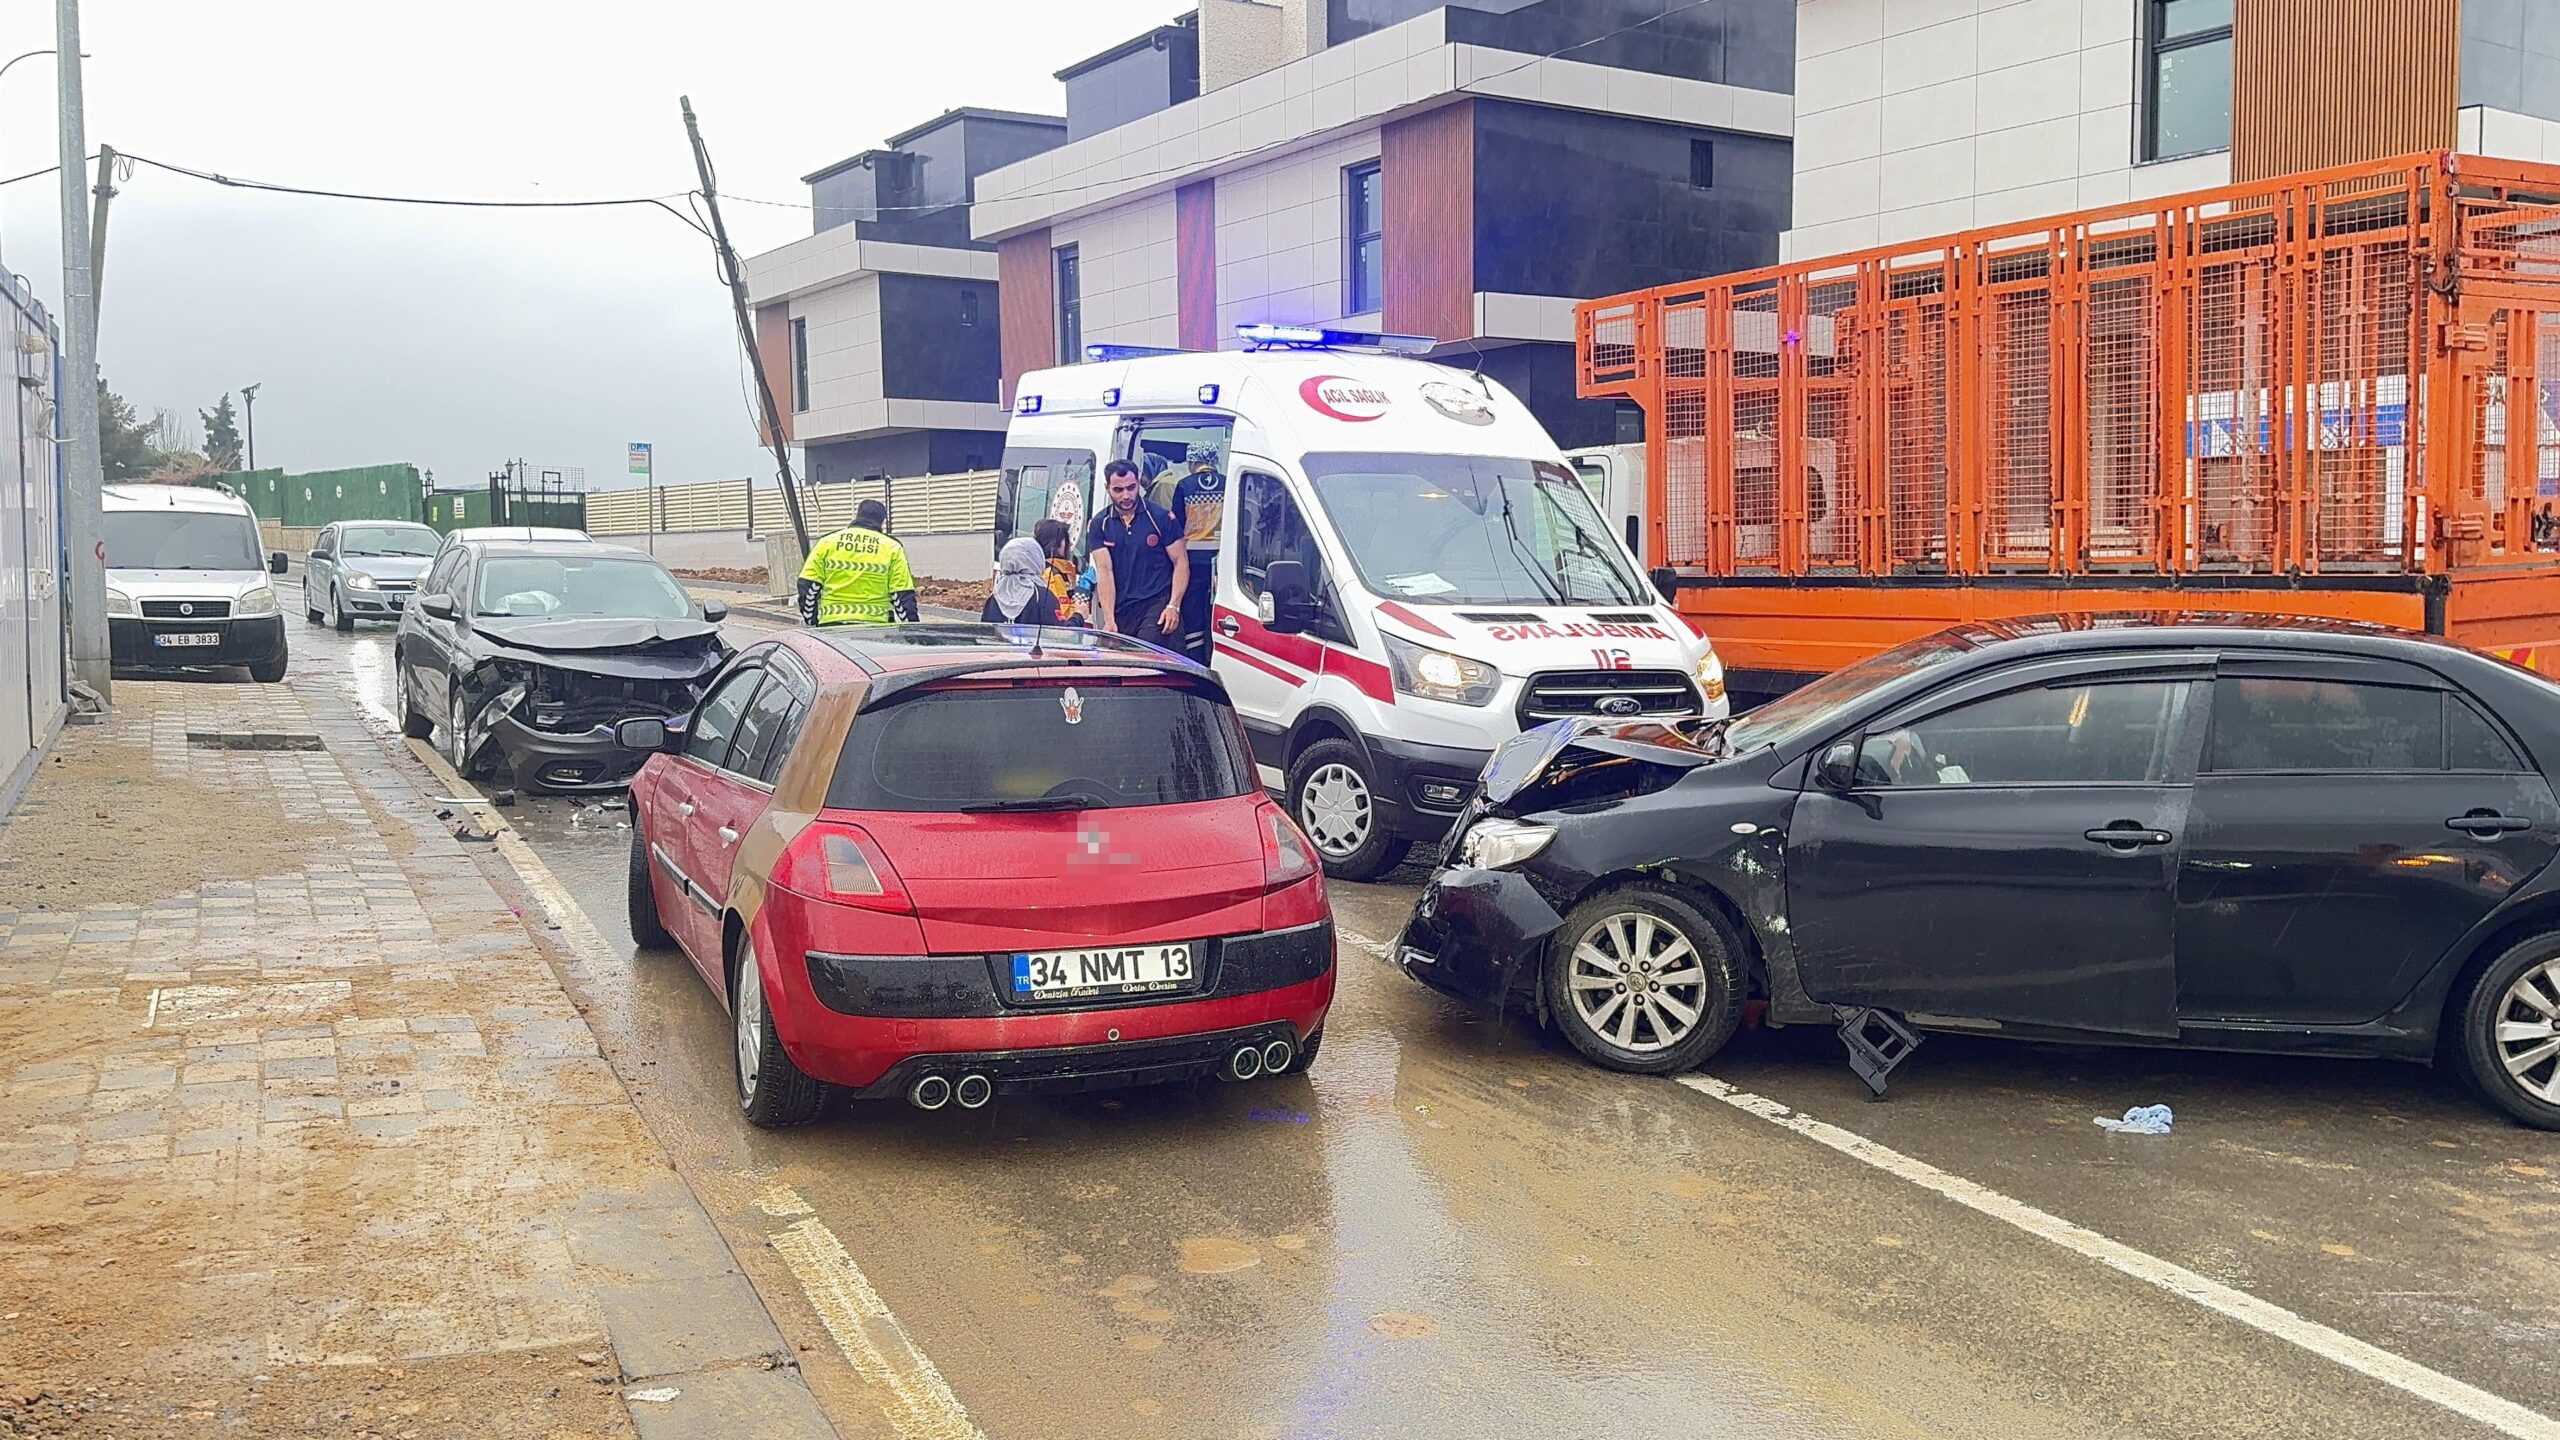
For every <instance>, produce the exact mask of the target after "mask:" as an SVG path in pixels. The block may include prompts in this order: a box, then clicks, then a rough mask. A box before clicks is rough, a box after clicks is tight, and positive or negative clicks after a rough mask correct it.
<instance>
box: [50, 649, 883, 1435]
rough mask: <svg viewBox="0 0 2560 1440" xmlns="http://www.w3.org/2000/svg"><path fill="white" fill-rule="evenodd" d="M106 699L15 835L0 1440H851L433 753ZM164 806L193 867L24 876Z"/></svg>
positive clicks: (357, 728) (246, 711) (277, 710)
mask: <svg viewBox="0 0 2560 1440" xmlns="http://www.w3.org/2000/svg"><path fill="white" fill-rule="evenodd" d="M117 696H118V700H119V704H118V706H117V708H116V711H115V713H114V715H113V716H112V718H111V719H110V720H108V721H107V722H106V723H105V724H102V725H98V726H89V727H79V728H74V729H72V730H69V731H67V732H65V734H64V735H63V736H62V737H61V739H60V740H59V741H58V742H57V745H56V757H57V758H58V760H59V762H60V767H61V768H59V769H57V766H56V764H55V763H54V762H52V761H49V762H48V764H47V766H46V773H44V774H42V775H40V776H39V777H38V778H37V780H36V781H35V782H34V784H33V786H32V787H31V788H30V790H29V792H28V795H27V797H26V799H25V801H24V802H23V803H22V804H21V806H20V808H19V810H18V811H17V812H16V813H15V814H13V815H12V816H11V817H10V818H9V819H8V820H6V821H5V822H0V853H5V854H7V855H8V856H11V857H14V858H12V859H11V860H10V861H9V862H8V863H7V865H5V866H0V1435H9V1434H47V1433H80V1434H90V1433H97V1434H112V1435H118V1436H128V1435H130V1436H154V1435H161V1434H170V1435H177V1434H185V1435H204V1434H255V1435H262V1436H263V1435H275V1434H328V1435H333V1436H337V1435H354V1434H363V1433H370V1434H379V1435H383V1436H392V1437H403V1440H414V1437H420V1436H431V1435H432V1436H441V1435H473V1436H490V1435H538V1436H546V1437H567V1436H580V1435H630V1434H634V1433H637V1434H639V1435H641V1436H643V1437H650V1440H656V1437H662V1436H664V1437H676V1436H708V1435H719V1436H767V1435H770V1436H777V1437H782V1436H788V1437H795V1440H796V1437H803V1436H828V1435H831V1434H832V1433H833V1432H832V1431H831V1430H829V1429H828V1428H827V1426H826V1424H825V1422H824V1420H823V1419H822V1418H820V1416H819V1415H818V1413H817V1410H816V1407H815V1405H814V1403H813V1402H812V1401H811V1399H810V1397H809V1394H808V1391H807V1390H806V1388H805V1387H804V1386H803V1385H802V1383H801V1380H800V1377H799V1374H798V1370H797V1366H796V1363H795V1362H794V1359H793V1357H792V1355H791V1353H790V1351H789V1348H788V1347H787V1346H786V1345H785V1344H784V1342H783V1341H782V1339H781V1337H780V1335H779V1334H778V1333H777V1332H776V1330H775V1328H774V1325H773V1322H772V1320H771V1319H770V1317H769V1316H768V1315H767V1313H766V1311H765V1309H764V1307H763V1305H762V1303H761V1302H760V1301H759V1300H758V1299H757V1298H756V1296H755V1294H754V1291H753V1290H752V1288H751V1287H750V1286H749V1285H748V1284H747V1282H746V1280H745V1278H744V1277H743V1276H742V1275H741V1274H740V1272H739V1269H738V1266H737V1264H736V1262H735V1259H734V1257H732V1256H731V1255H730V1253H729V1251H728V1249H727V1246H726V1245H725V1243H724V1242H723V1241H722V1240H721V1239H720V1236H719V1234H718V1233H717V1231H716V1230H715V1229H714V1228H713V1227H712V1225H711V1222H710V1221H709V1219H708V1217H707V1216H705V1215H704V1213H703V1211H702V1210H701V1208H700V1206H699V1205H698V1204H697V1203H696V1202H695V1201H694V1199H693V1197H692V1195H691V1193H690V1192H689V1191H688V1190H687V1189H686V1188H685V1187H684V1185H683V1184H682V1183H681V1181H680V1180H679V1179H678V1178H677V1176H676V1175H675V1173H674V1172H673V1170H672V1169H671V1167H670V1165H669V1162H668V1160H667V1157H666V1154H665V1152H664V1151H663V1149H662V1148H661V1147H660V1146H659V1145H658V1143H657V1142H656V1140H655V1139H654V1138H653V1137H652V1136H651V1134H650V1133H649V1132H648V1130H647V1129H646V1128H645V1126H644V1125H643V1123H642V1121H641V1119H640V1117H639V1115H638V1113H637V1111H636V1110H635V1109H634V1108H633V1106H632V1104H631V1101H630V1098H629V1096H628V1095H627V1094H626V1093H625V1091H624V1090H623V1087H622V1085H621V1082H620V1081H619V1080H618V1079H617V1078H616V1077H615V1075H614V1074H613V1072H612V1070H611V1069H610V1068H609V1067H608V1066H607V1064H606V1062H605V1061H604V1059H603V1058H602V1057H601V1056H600V1055H599V1054H598V1051H597V1047H596V1043H595V1039H594V1037H593V1035H592V1034H591V1033H590V1032H589V1030H588V1028H587V1025H586V1023H585V1021H584V1020H583V1019H582V1018H581V1017H580V1015H579V1014H578V1012H577V1010H576V1009H575V1008H574V1007H573V1006H572V1005H571V1003H570V1001H569V999H568V997H567V996H566V994H565V993H564V992H563V989H562V987H561V984H560V981H559V979H558V975H557V973H556V971H555V962H557V961H558V960H559V959H560V958H561V957H557V956H554V955H552V954H550V953H548V952H547V951H546V949H545V948H544V945H543V943H542V942H541V941H540V940H539V939H538V937H537V935H536V933H535V929H534V928H532V927H528V925H527V924H526V922H525V920H524V918H523V916H522V914H521V913H520V911H519V908H518V907H519V906H520V905H522V904H523V903H524V902H523V901H522V900H521V898H520V897H518V898H514V899H512V900H511V898H510V897H511V896H515V895H516V891H515V890H514V887H513V885H512V883H511V880H510V877H509V876H508V874H507V872H506V871H505V869H504V866H503V865H502V863H501V862H500V861H499V860H498V859H497V857H496V856H495V855H494V854H493V853H492V852H491V850H490V849H489V847H487V846H485V845H472V844H468V843H466V842H463V841H458V840H457V839H456V838H455V837H454V836H453V834H452V833H451V832H450V830H449V828H448V826H447V824H446V822H445V821H443V820H441V819H439V818H438V817H437V814H436V807H435V805H434V804H433V803H432V802H431V801H430V799H429V795H430V793H431V792H430V790H429V788H428V787H430V786H431V785H432V783H433V782H432V781H431V780H430V779H429V778H428V775H427V772H426V770H425V769H424V767H422V766H419V765H418V764H417V763H416V762H415V760H414V759H412V758H411V757H409V756H408V755H407V754H406V753H405V751H403V750H402V749H401V748H400V747H399V745H398V742H397V741H396V739H395V738H393V737H390V736H387V735H384V734H382V733H380V732H379V731H377V730H376V729H374V728H372V726H371V724H370V722H368V721H366V720H365V719H363V718H362V717H360V716H359V715H358V714H357V713H356V712H355V711H354V709H353V708H352V707H351V706H349V705H348V704H347V703H346V702H345V701H344V700H342V699H339V698H337V697H334V696H331V695H329V694H327V693H325V692H324V691H323V690H322V688H321V687H320V686H318V685H316V684H315V685H313V686H312V687H311V689H310V691H309V693H308V694H307V695H306V694H304V693H300V692H297V691H296V690H295V689H293V688H292V687H290V686H253V685H216V684H193V683H177V682H171V683H136V682H120V683H119V685H118V687H117ZM84 777H85V778H84ZM155 806H159V807H163V809H162V811H161V812H154V811H153V808H152V807H155ZM209 806H211V807H216V808H222V807H234V808H236V810H237V812H238V815H239V816H240V817H241V821H242V823H241V827H240V828H239V829H238V830H237V831H236V832H235V833H236V834H237V836H238V839H237V843H236V846H235V845H234V844H232V843H229V842H226V841H224V840H223V839H221V838H220V837H221V836H222V834H223V833H224V832H223V828H222V827H221V826H220V825H219V824H214V825H208V824H207V823H206V822H207V816H206V815H205V814H204V813H203V812H204V811H205V810H206V809H207V808H208V807H209ZM110 807H113V808H112V809H111V808H110ZM137 809H138V810H139V811H140V812H141V813H142V814H143V816H144V817H145V819H146V820H154V821H156V822H157V823H158V824H159V825H161V826H165V830H166V833H167V834H168V835H169V836H170V837H172V838H171V839H170V841H169V843H170V844H175V845H183V846H188V847H191V848H190V849H189V850H188V851H187V852H186V853H180V854H175V855H172V854H168V853H165V852H163V851H158V850H155V849H154V848H153V845H152V843H151V841H150V839H149V838H148V837H149V836H150V834H151V833H152V831H153V829H154V826H153V825H151V824H146V825H145V826H144V827H143V831H142V833H143V834H144V836H145V837H146V838H145V839H144V840H143V841H142V842H141V843H140V845H138V846H137V847H136V848H135V849H134V850H132V851H130V852H128V853H129V864H128V862H127V860H124V859H118V858H115V857H110V858H109V859H108V860H107V861H105V862H103V863H101V862H98V861H96V860H90V861H86V862H83V865H82V867H81V869H82V871H83V872H85V873H72V874H68V875H62V874H49V875H47V878H46V884H45V885H44V886H42V887H41V888H40V889H39V888H37V887H34V886H33V885H32V883H31V882H30V881H29V879H28V876H29V875H30V874H34V873H38V872H41V871H42V867H43V865H44V863H45V857H46V856H47V855H49V854H54V853H60V854H65V855H69V854H75V853H79V847H77V846H74V845H69V844H67V843H65V844H61V845H57V844H55V843H54V842H56V841H64V840H66V837H72V836H74V834H75V831H76V828H77V827H82V826H87V825H93V824H95V823H97V822H98V821H99V820H100V819H101V818H102V817H105V816H108V815H110V814H115V815H120V816H125V817H127V818H130V817H131V816H132V815H133V814H134V813H135V812H136V811H137ZM216 818H217V819H218V818H219V817H216ZM208 836H210V837H213V838H210V839H209V838H207V837H208ZM145 862H149V863H148V864H146V863H145ZM155 867H156V868H155ZM161 874H166V875H169V876H171V877H172V879H171V881H170V882H169V884H168V885H166V886H163V885H159V884H155V882H154V881H153V880H152V879H151V877H152V876H155V875H161ZM206 875H219V876H224V877H227V878H219V879H212V878H201V876H206ZM158 888H168V889H169V890H170V893H165V894H158V893H150V894H146V893H142V892H144V891H150V890H154V889H158ZM30 897H35V898H33V899H31V898H30Z"/></svg>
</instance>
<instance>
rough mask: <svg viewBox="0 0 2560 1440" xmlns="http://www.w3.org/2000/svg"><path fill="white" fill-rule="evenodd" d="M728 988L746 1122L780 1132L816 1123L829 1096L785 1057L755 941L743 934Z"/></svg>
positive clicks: (741, 1108) (739, 1085)
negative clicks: (736, 964)
mask: <svg viewBox="0 0 2560 1440" xmlns="http://www.w3.org/2000/svg"><path fill="white" fill-rule="evenodd" d="M729 989H730V999H729V1014H730V1018H731V1019H732V1020H734V1021H735V1022H736V1026H735V1028H736V1031H737V1040H738V1108H739V1109H740V1110H742V1111H744V1112H745V1113H746V1117H747V1123H748V1124H750V1125H755V1126H758V1127H761V1128H763V1129H767V1130H778V1129H781V1128H782V1127H784V1126H786V1125H805V1124H807V1123H808V1122H809V1121H811V1120H814V1119H816V1118H817V1116H818V1106H819V1103H820V1102H821V1101H823V1100H824V1099H825V1098H826V1092H825V1091H824V1090H822V1089H821V1088H820V1087H819V1085H818V1082H817V1081H815V1080H812V1079H810V1078H809V1074H808V1072H807V1071H804V1070H802V1069H801V1068H800V1067H799V1066H798V1065H796V1064H794V1063H792V1059H791V1057H790V1056H789V1055H787V1054H785V1053H783V1049H782V1040H781V1038H780V1037H779V1036H777V1035H775V1034H774V1031H773V1009H772V1007H771V1006H769V1005H767V1004H766V1003H765V994H764V974H763V972H762V971H761V970H759V969H758V968H757V967H756V947H755V942H754V941H753V940H750V939H748V938H747V937H745V936H743V935H741V936H739V937H738V975H737V978H736V979H735V980H733V981H731V982H730V985H729Z"/></svg>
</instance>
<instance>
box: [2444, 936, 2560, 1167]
mask: <svg viewBox="0 0 2560 1440" xmlns="http://www.w3.org/2000/svg"><path fill="white" fill-rule="evenodd" d="M2546 1005H2560V932H2555V933H2551V934H2544V935H2536V936H2534V937H2533V938H2531V939H2529V940H2526V941H2525V942H2524V943H2522V944H2520V945H2517V946H2515V947H2513V948H2512V949H2510V950H2508V951H2507V953H2505V954H2504V955H2501V956H2499V957H2498V958H2497V959H2495V960H2493V961H2491V962H2489V968H2488V969H2486V970H2483V971H2481V972H2480V976H2479V978H2478V979H2476V980H2474V981H2472V982H2471V991H2470V993H2469V994H2468V995H2466V996H2464V997H2463V999H2462V1002H2461V1004H2460V1007H2459V1008H2458V1009H2455V1010H2453V1011H2451V1012H2450V1015H2451V1017H2452V1018H2453V1019H2454V1023H2455V1024H2456V1026H2457V1027H2458V1043H2459V1045H2460V1047H2461V1051H2462V1060H2463V1066H2464V1068H2465V1069H2466V1070H2467V1071H2468V1072H2469V1073H2470V1079H2471V1083H2472V1086H2473V1087H2474V1088H2476V1089H2477V1090H2479V1092H2480V1093H2481V1094H2482V1095H2483V1096H2485V1097H2487V1098H2488V1101H2489V1103H2490V1104H2492V1105H2495V1106H2497V1107H2498V1108H2499V1109H2501V1110H2504V1111H2506V1112H2507V1113H2508V1114H2509V1115H2512V1116H2514V1117H2515V1118H2516V1119H2518V1120H2520V1121H2523V1122H2524V1123H2525V1124H2527V1125H2530V1126H2532V1127H2533V1128H2535V1129H2536V1130H2560V1028H2554V1024H2553V1019H2552V1016H2551V1015H2550V1014H2548V1013H2547V1012H2546V1011H2545V1010H2543V1009H2542V1008H2541V1007H2542V1006H2546Z"/></svg>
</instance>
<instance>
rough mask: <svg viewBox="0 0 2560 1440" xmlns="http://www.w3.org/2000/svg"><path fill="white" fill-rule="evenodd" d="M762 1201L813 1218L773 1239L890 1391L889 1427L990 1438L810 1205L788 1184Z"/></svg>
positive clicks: (815, 1301)
mask: <svg viewBox="0 0 2560 1440" xmlns="http://www.w3.org/2000/svg"><path fill="white" fill-rule="evenodd" d="M756 1203H757V1204H758V1206H760V1207H761V1208H763V1209H765V1210H766V1211H767V1213H774V1212H778V1211H779V1212H788V1211H793V1210H796V1211H797V1212H798V1213H800V1214H803V1215H809V1218H808V1219H805V1220H800V1221H796V1222H794V1223H793V1224H792V1225H791V1226H789V1227H788V1228H786V1229H785V1230H783V1231H782V1233H780V1234H778V1235H776V1236H774V1237H773V1248H774V1250H775V1251H776V1252H777V1253H779V1254H780V1255H781V1256H782V1259H783V1263H784V1264H787V1265H789V1266H790V1267H791V1274H792V1276H793V1277H794V1278H795V1279H797V1280H798V1281H799V1282H800V1289H801V1291H802V1292H803V1293H804V1294H806V1295H807V1296H808V1299H809V1306H810V1308H811V1309H813V1310H815V1311H817V1312H818V1320H819V1322H820V1323H822V1324H824V1325H825V1326H826V1327H827V1333H828V1334H830V1335H833V1336H834V1337H835V1340H836V1348H837V1349H838V1350H840V1351H842V1352H843V1353H844V1358H845V1361H846V1363H848V1364H850V1365H852V1366H853V1369H854V1373H855V1374H857V1375H860V1376H861V1377H862V1379H863V1380H864V1382H865V1383H867V1384H871V1385H877V1386H879V1387H881V1388H882V1389H884V1390H886V1391H887V1392H888V1394H889V1404H888V1406H887V1407H886V1408H887V1418H888V1421H889V1423H890V1425H891V1426H893V1427H894V1428H895V1429H896V1430H897V1432H898V1433H899V1434H900V1435H901V1436H904V1437H907V1440H986V1433H985V1432H984V1431H982V1430H980V1429H979V1428H978V1426H977V1423H976V1422H975V1421H972V1420H971V1419H970V1418H969V1412H968V1410H966V1409H965V1408H963V1407H962V1406H961V1404H960V1397H959V1396H957V1395H954V1394H952V1393H951V1386H950V1384H949V1383H948V1382H946V1381H945V1380H944V1379H943V1378H942V1372H941V1371H940V1370H937V1369H935V1368H934V1365H933V1362H932V1361H931V1360H929V1359H927V1358H925V1353H924V1352H923V1351H922V1350H919V1349H917V1348H916V1345H915V1342H914V1341H912V1340H910V1339H908V1338H907V1332H906V1327H904V1326H902V1325H900V1324H899V1323H898V1318H897V1317H896V1316H894V1315H892V1314H890V1313H889V1306H888V1304H887V1303H886V1302H884V1301H883V1300H881V1298H880V1292H879V1291H877V1290H874V1289H872V1288H871V1281H870V1280H869V1279H868V1278H867V1277H865V1276H864V1275H863V1273H862V1267H861V1266H859V1265H856V1264H855V1263H853V1256H852V1255H851V1254H849V1253H847V1251H846V1250H845V1248H844V1242H843V1241H840V1240H838V1239H837V1238H836V1236H835V1232H834V1231H832V1230H829V1229H828V1228H827V1225H826V1222H825V1221H823V1220H820V1219H818V1218H817V1217H816V1216H815V1215H811V1214H810V1212H809V1202H808V1201H806V1200H803V1199H801V1198H800V1196H799V1193H798V1192H797V1191H794V1190H792V1189H791V1188H790V1187H788V1186H784V1185H773V1186H768V1187H766V1189H765V1190H764V1192H763V1193H762V1194H760V1195H758V1196H757V1197H756Z"/></svg>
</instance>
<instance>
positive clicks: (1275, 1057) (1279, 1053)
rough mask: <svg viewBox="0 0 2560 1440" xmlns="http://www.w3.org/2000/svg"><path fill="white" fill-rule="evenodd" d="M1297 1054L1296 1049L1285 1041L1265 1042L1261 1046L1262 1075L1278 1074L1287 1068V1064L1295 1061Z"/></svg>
mask: <svg viewBox="0 0 2560 1440" xmlns="http://www.w3.org/2000/svg"><path fill="white" fill-rule="evenodd" d="M1297 1054H1298V1047H1297V1046H1295V1045H1292V1044H1290V1043H1289V1042H1288V1041H1286V1040H1270V1041H1265V1042H1264V1043H1263V1046H1262V1073H1263V1074H1265V1075H1277V1074H1279V1073H1280V1072H1281V1071H1283V1070H1286V1069H1288V1068H1289V1062H1290V1061H1291V1060H1293V1059H1295V1058H1296V1057H1297Z"/></svg>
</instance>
